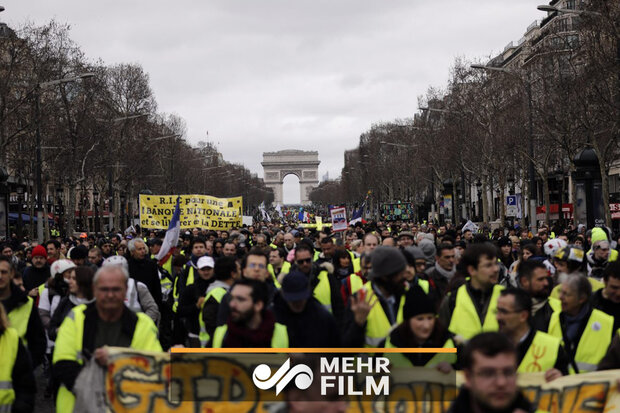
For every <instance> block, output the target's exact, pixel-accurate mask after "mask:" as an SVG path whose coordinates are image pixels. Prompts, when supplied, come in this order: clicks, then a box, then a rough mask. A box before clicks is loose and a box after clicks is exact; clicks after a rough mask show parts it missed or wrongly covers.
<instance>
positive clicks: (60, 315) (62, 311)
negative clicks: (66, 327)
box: [47, 296, 75, 341]
mask: <svg viewBox="0 0 620 413" xmlns="http://www.w3.org/2000/svg"><path fill="white" fill-rule="evenodd" d="M73 307H75V304H73V302H72V301H71V299H70V298H69V297H68V296H67V297H63V298H62V299H61V300H60V302H59V303H58V306H57V307H56V310H54V314H52V318H51V319H50V325H49V327H48V328H47V336H48V337H49V338H50V340H52V341H56V335H57V334H58V331H57V330H58V329H59V328H60V325H61V324H62V322H63V321H64V319H65V317H66V316H67V314H69V311H71V309H72V308H73Z"/></svg>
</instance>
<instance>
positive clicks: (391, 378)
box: [170, 348, 456, 402]
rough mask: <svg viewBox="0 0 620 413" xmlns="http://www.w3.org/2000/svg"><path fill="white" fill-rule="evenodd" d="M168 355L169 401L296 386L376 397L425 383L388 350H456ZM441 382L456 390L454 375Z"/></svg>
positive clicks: (245, 397)
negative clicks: (172, 386)
mask: <svg viewBox="0 0 620 413" xmlns="http://www.w3.org/2000/svg"><path fill="white" fill-rule="evenodd" d="M170 353H171V381H170V382H171V383H173V382H174V383H177V387H178V389H175V390H174V392H172V391H171V392H170V397H171V399H170V400H172V401H186V400H191V401H211V402H212V401H224V400H229V401H249V400H255V401H257V400H260V401H275V400H277V399H276V398H278V397H280V396H281V395H282V394H283V393H286V392H287V391H291V390H294V389H298V390H299V391H301V392H302V394H304V395H306V396H307V398H308V400H314V399H315V398H316V397H319V398H327V399H329V398H331V397H334V396H336V395H337V396H339V397H345V398H348V399H350V400H353V399H357V400H361V399H366V398H369V399H371V400H374V399H376V398H381V397H392V396H397V395H399V394H401V396H402V391H403V383H409V382H410V381H411V380H412V378H414V377H417V378H416V380H417V381H420V382H425V381H426V376H425V374H426V372H425V371H422V370H424V369H421V368H417V370H415V371H409V370H408V368H407V367H403V366H400V367H399V365H398V364H397V365H396V366H394V365H392V359H393V358H394V356H392V353H398V354H399V355H400V356H402V354H403V353H431V354H437V353H456V348H380V349H377V348H172V349H170ZM397 358H398V357H397ZM414 369H415V368H414ZM405 370H406V371H405ZM432 370H433V373H434V372H435V371H436V369H434V368H433V369H432ZM412 373H414V374H413V376H412ZM416 375H422V376H416ZM405 377H406V380H405V379H404V378H405ZM198 378H200V380H197V379H198ZM444 381H445V382H446V383H447V384H448V385H449V386H451V387H450V388H456V376H455V375H454V374H453V375H450V377H449V378H446V379H445V380H444ZM177 393H178V395H177ZM173 394H174V395H173ZM406 394H407V395H408V394H409V393H406ZM306 396H304V397H306ZM401 396H398V397H401ZM444 396H445V394H444V392H443V391H440V392H429V394H428V397H430V398H431V399H432V398H435V397H439V398H440V399H435V400H443V397H444ZM274 397H275V398H274ZM406 397H409V396H406ZM411 397H412V400H413V398H414V395H413V393H411ZM415 397H417V396H415ZM254 398H256V399H254Z"/></svg>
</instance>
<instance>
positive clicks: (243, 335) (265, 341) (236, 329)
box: [222, 310, 276, 348]
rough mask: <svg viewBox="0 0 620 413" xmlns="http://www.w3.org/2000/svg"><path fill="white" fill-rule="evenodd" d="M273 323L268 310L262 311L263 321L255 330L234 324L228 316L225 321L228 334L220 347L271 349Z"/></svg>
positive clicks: (272, 316)
mask: <svg viewBox="0 0 620 413" xmlns="http://www.w3.org/2000/svg"><path fill="white" fill-rule="evenodd" d="M275 323H276V319H275V316H274V315H273V313H272V312H271V311H269V310H265V311H263V320H262V321H261V323H260V326H258V328H257V329H256V330H250V329H248V328H247V327H246V326H245V325H239V324H237V323H235V322H234V321H232V319H231V318H230V316H229V317H228V320H227V321H226V324H227V325H228V332H227V333H226V337H225V338H224V341H223V343H222V347H251V348H256V347H271V338H272V337H273V330H274V327H275Z"/></svg>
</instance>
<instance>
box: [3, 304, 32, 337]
mask: <svg viewBox="0 0 620 413" xmlns="http://www.w3.org/2000/svg"><path fill="white" fill-rule="evenodd" d="M33 306H34V300H33V299H32V298H31V297H28V301H27V302H26V303H24V304H22V305H20V306H19V307H15V308H14V309H12V310H11V312H10V313H9V323H10V325H11V327H13V328H14V329H15V330H16V331H17V334H19V337H20V338H21V339H22V340H23V341H24V345H25V346H28V341H27V340H26V333H27V332H28V320H30V313H31V312H32V307H33Z"/></svg>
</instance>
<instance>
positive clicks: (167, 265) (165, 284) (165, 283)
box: [151, 255, 173, 290]
mask: <svg viewBox="0 0 620 413" xmlns="http://www.w3.org/2000/svg"><path fill="white" fill-rule="evenodd" d="M151 259H153V260H155V256H154V255H151ZM156 262H157V265H159V262H158V261H156ZM161 267H162V268H163V269H164V270H166V271H167V272H168V274H170V276H171V277H172V255H170V256H169V257H168V260H166V262H164V265H162V266H161ZM159 282H160V285H161V288H162V289H163V290H170V289H171V288H173V283H172V280H171V279H170V278H168V277H164V278H162V279H161V280H159Z"/></svg>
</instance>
